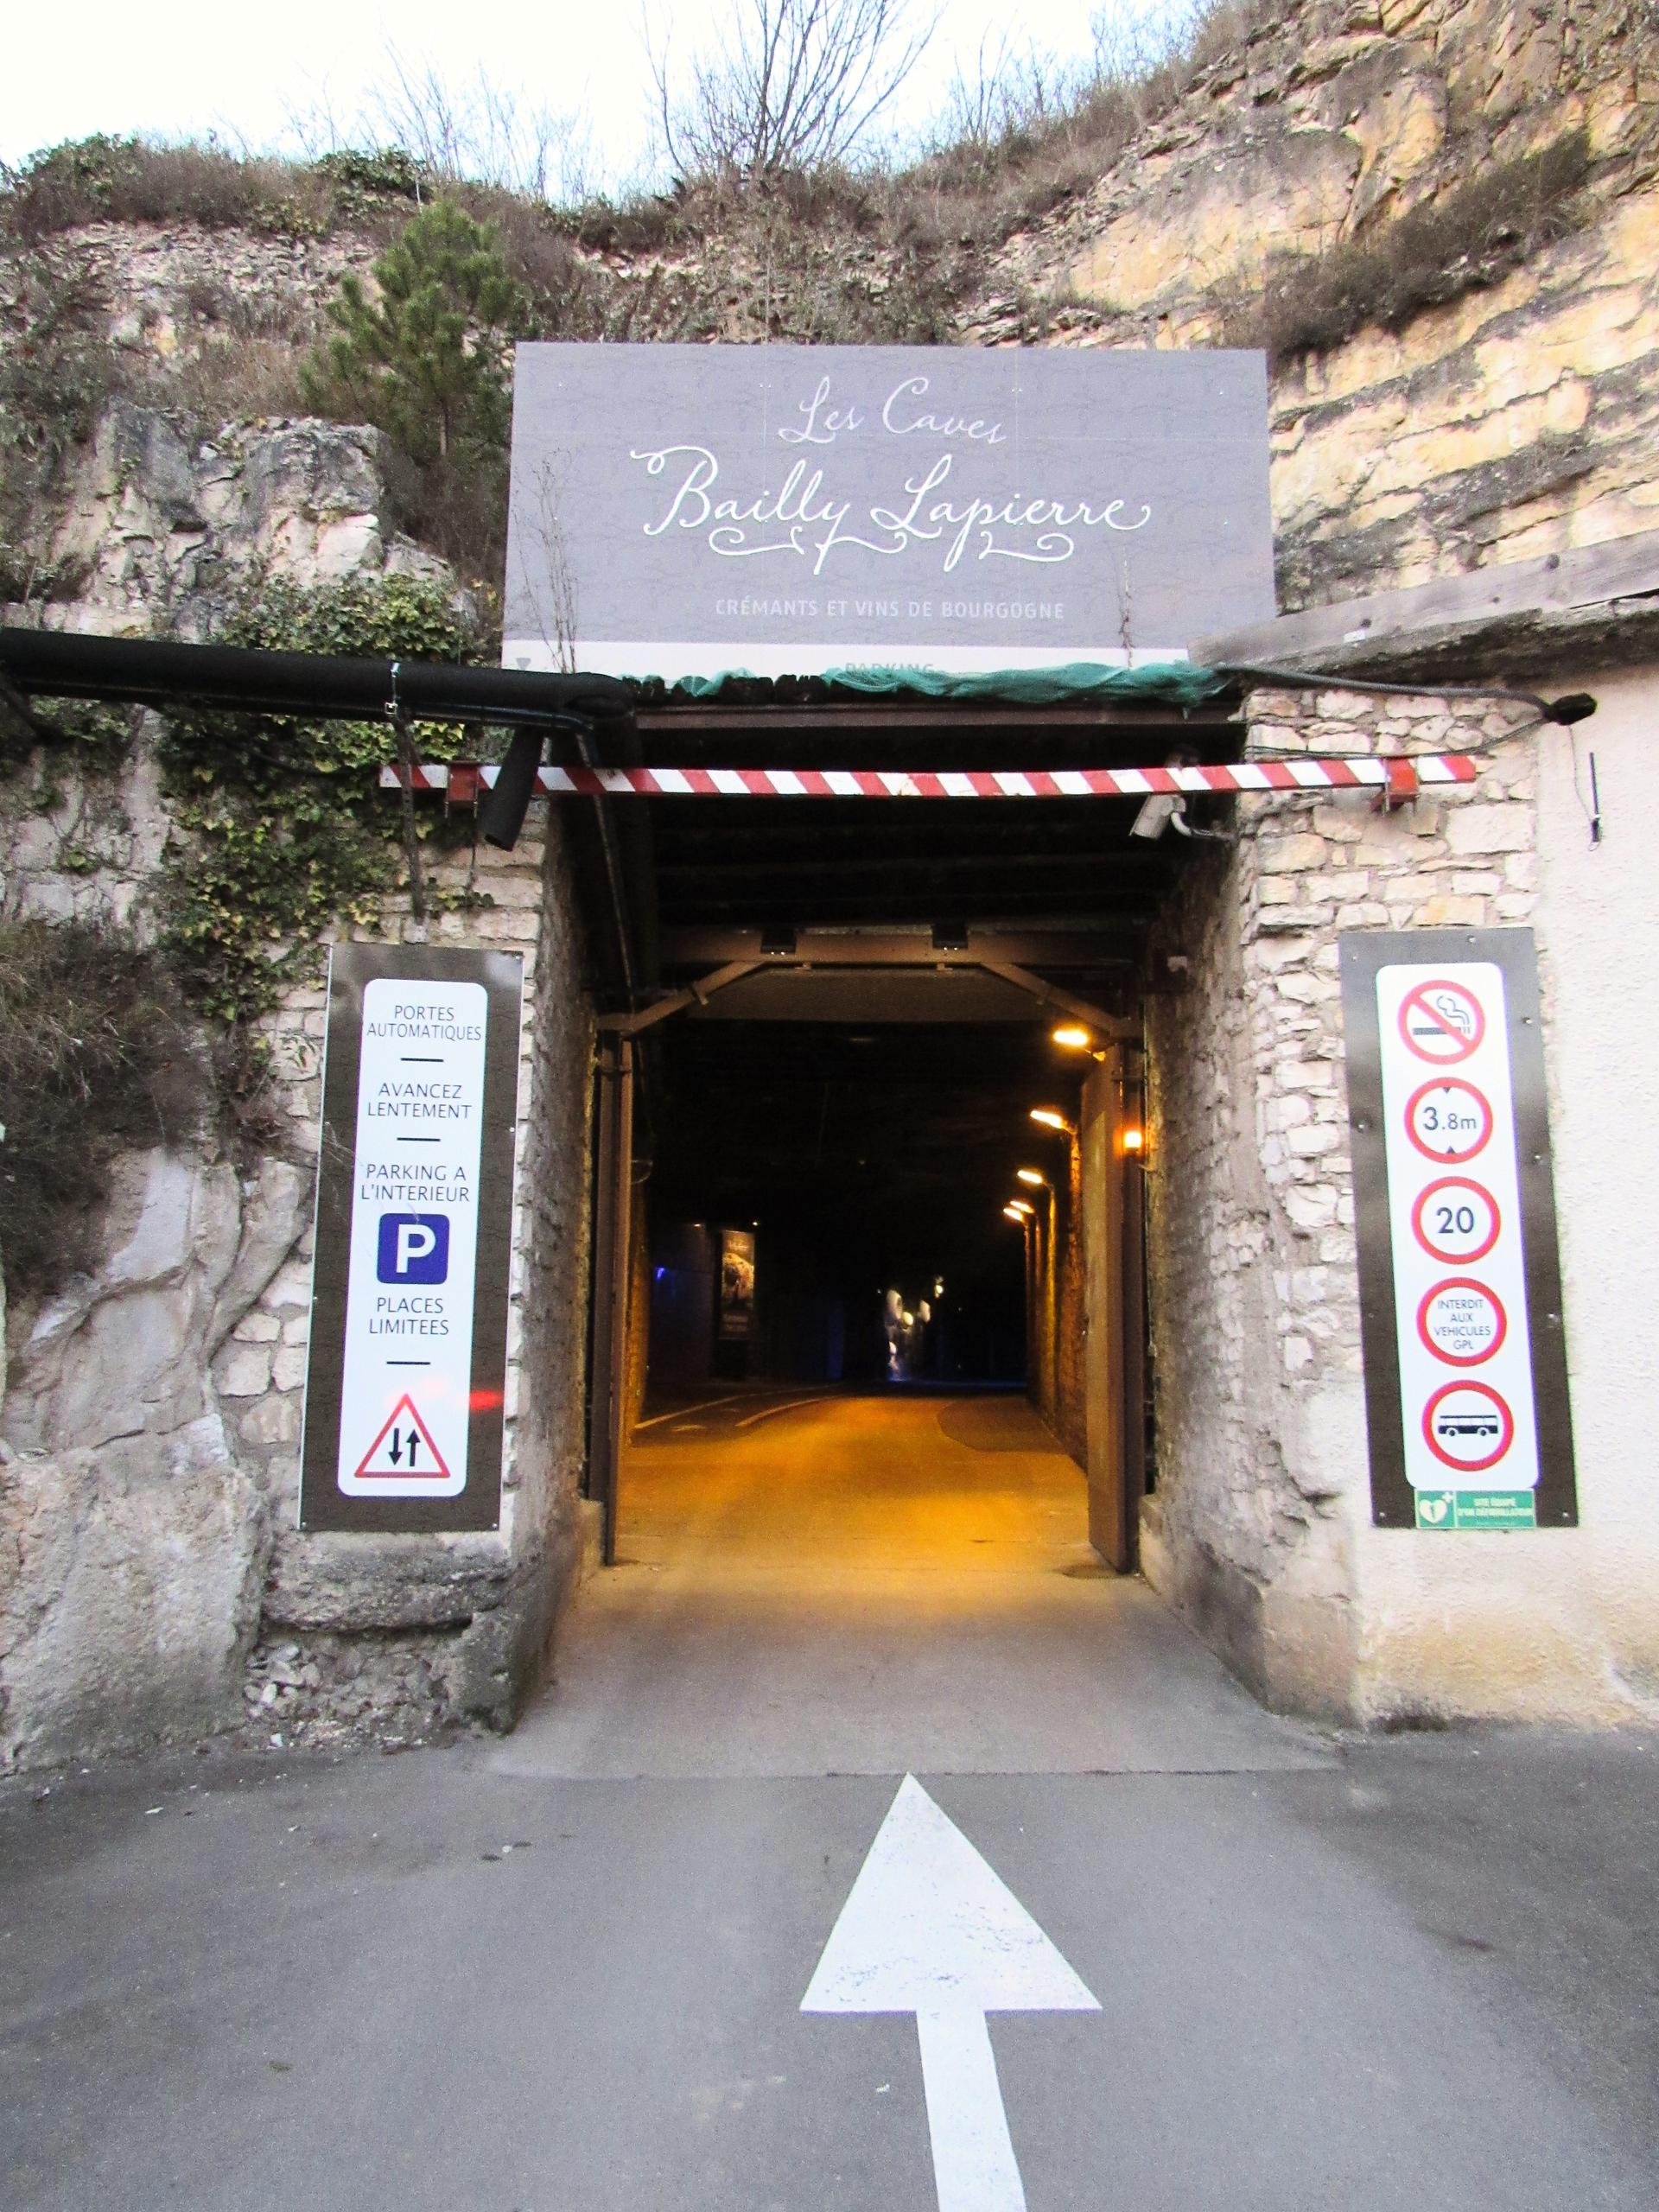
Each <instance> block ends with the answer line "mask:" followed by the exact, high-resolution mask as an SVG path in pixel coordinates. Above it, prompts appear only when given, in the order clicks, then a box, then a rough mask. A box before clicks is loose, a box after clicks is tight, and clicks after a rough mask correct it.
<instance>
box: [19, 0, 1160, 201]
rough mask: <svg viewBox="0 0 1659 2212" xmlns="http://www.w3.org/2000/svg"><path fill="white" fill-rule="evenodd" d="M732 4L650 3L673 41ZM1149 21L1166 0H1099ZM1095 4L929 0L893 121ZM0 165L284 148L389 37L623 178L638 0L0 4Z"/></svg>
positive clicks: (1046, 38)
mask: <svg viewBox="0 0 1659 2212" xmlns="http://www.w3.org/2000/svg"><path fill="white" fill-rule="evenodd" d="M735 4H738V0H657V6H656V10H655V15H656V19H657V20H658V21H664V22H671V25H672V30H673V35H674V41H675V44H676V46H677V47H679V48H687V49H689V48H690V47H691V46H692V45H694V44H695V43H696V41H697V39H698V37H699V35H700V34H702V33H703V32H704V31H705V30H706V28H707V26H709V24H710V23H711V22H716V21H718V20H720V19H721V18H722V17H725V16H727V15H728V11H729V10H730V9H731V8H732V7H733V6H734V5H735ZM914 4H915V5H916V7H917V9H918V11H919V10H924V9H925V7H926V5H927V0H914ZM1111 4H1114V5H1116V8H1117V9H1118V10H1119V11H1120V12H1122V13H1124V14H1127V15H1130V16H1134V15H1149V16H1161V15H1163V14H1164V13H1165V12H1166V9H1167V4H1168V0H1111ZM1099 5H1100V0H1017V4H1016V0H944V5H943V7H942V8H941V9H940V11H939V17H940V20H939V29H938V33H937V35H936V36H935V39H934V41H933V45H932V48H931V50H930V52H929V54H928V55H927V56H926V58H925V61H924V62H923V64H922V65H921V66H920V67H918V71H917V72H916V74H915V77H914V79H913V80H912V84H911V85H910V86H907V87H906V97H905V99H904V100H903V102H902V105H901V106H900V108H899V110H897V111H895V120H897V121H898V122H899V124H902V125H905V126H907V127H911V128H919V127H920V126H921V125H923V124H925V122H927V121H928V120H929V119H930V118H931V117H932V116H934V115H935V114H937V113H938V111H939V110H940V108H941V106H942V105H943V104H944V98H945V94H946V91H947V88H948V86H949V82H950V77H951V74H952V71H953V68H954V67H955V66H956V65H957V63H958V62H959V61H960V62H963V63H965V64H966V65H967V66H968V67H969V68H970V69H971V67H972V64H973V58H974V56H975V54H976V52H977V50H978V49H979V48H980V45H981V42H982V41H986V40H988V41H989V42H990V44H991V46H992V47H993V48H995V44H996V42H997V41H998V40H999V38H1001V37H1002V36H1004V35H1007V36H1008V37H1009V38H1010V39H1011V40H1012V41H1014V43H1015V44H1016V45H1017V46H1020V47H1024V46H1026V45H1027V44H1029V43H1033V42H1034V43H1035V44H1036V45H1037V46H1038V47H1039V48H1044V49H1046V50H1047V51H1049V52H1051V53H1053V54H1058V55H1060V56H1062V57H1063V58H1067V59H1077V58H1079V57H1081V56H1083V55H1084V54H1088V53H1089V52H1090V48H1091V44H1092V41H1091V38H1090V17H1091V16H1092V15H1093V14H1094V13H1095V12H1096V8H1097V7H1098V6H1099ZM0 11H3V14H4V16H5V17H6V22H5V29H4V32H3V36H0V160H3V161H7V162H17V161H20V160H22V158H23V157H24V156H27V155H28V154H29V153H32V152H34V151H35V149H38V148H41V147H43V146H49V145H53V144H55V143H58V142H59V141H60V140H62V139H66V138H81V137H86V136H88V135H89V134H90V133H92V132H93V131H108V132H110V133H111V134H113V135H126V134H130V133H137V134H138V135H141V136H154V137H184V136H189V135H201V134H205V133H206V132H207V131H209V130H215V129H216V130H219V131H220V132H221V133H222V134H227V135H229V136H230V137H232V138H233V139H235V138H240V139H241V140H244V141H245V142H246V143H250V144H251V145H252V146H254V147H265V146H270V145H276V144H279V143H283V140H284V139H285V137H286V138H288V139H289V140H290V141H291V137H292V134H291V132H290V131H289V118H290V116H291V115H292V114H294V113H296V112H299V113H305V112H307V111H312V112H315V111H316V110H317V109H318V108H320V107H321V106H323V105H327V107H328V108H329V109H331V110H332V111H333V113H334V116H335V117H336V118H338V119H339V121H340V124H342V125H343V126H346V130H345V135H346V136H350V135H352V134H351V131H350V126H351V124H353V121H354V119H355V118H358V117H359V115H360V114H361V112H362V111H363V110H364V107H365V102H367V101H368V100H370V99H372V95H373V92H374V88H375V86H377V84H378V83H384V81H385V57H386V54H387V50H388V48H389V46H394V45H395V47H396V49H397V52H398V53H399V54H401V55H402V56H403V57H404V60H405V61H406V62H408V63H410V64H411V65H413V67H415V68H416V71H417V72H418V71H419V70H423V69H424V68H425V67H428V66H429V65H433V64H435V65H436V66H437V67H439V68H440V69H441V70H442V72H443V73H445V74H446V76H447V77H448V79H450V80H451V81H452V82H453V83H454V84H455V85H457V86H465V85H467V83H468V82H470V81H473V80H475V79H476V77H477V74H478V72H479V71H480V69H482V70H483V71H484V72H485V73H486V75H487V76H488V77H489V79H491V81H492V82H493V83H494V84H497V85H499V86H503V87H505V88H506V89H507V90H509V91H511V92H514V93H516V94H518V96H519V97H520V98H521V99H524V100H526V101H528V102H529V103H531V105H545V106H546V107H548V108H550V109H552V110H555V111H564V112H576V113H580V114H581V115H582V117H583V118H585V119H586V123H587V127H588V130H589V132H590V133H591V137H592V141H593V147H594V154H595V155H596V156H597V160H596V162H595V167H596V169H597V171H598V174H597V175H594V178H593V180H592V181H594V182H595V183H601V182H603V183H608V184H610V185H615V184H616V183H618V182H619V181H622V180H623V179H624V178H626V176H627V175H630V174H631V173H633V172H635V171H637V169H638V168H639V164H640V162H641V160H642V158H643V156H644V154H645V148H646V143H647V135H648V107H649V76H648V70H647V64H646V54H645V38H644V33H643V29H642V18H641V13H640V0H601V4H598V5H594V4H593V0H588V4H584V5H577V4H574V0H548V3H547V4H542V5H535V4H531V0H396V4H395V5H382V4H379V0H276V4H274V5H260V4H254V5H249V4H248V0H69V3H68V4H60V5H55V6H53V5H46V6H41V5H35V6H33V7H26V6H24V5H23V4H22V0H0Z"/></svg>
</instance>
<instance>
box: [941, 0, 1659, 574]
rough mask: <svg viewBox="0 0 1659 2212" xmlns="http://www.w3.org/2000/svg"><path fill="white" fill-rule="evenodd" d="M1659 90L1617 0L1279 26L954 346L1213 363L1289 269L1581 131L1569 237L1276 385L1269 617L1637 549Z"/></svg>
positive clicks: (1218, 79) (1290, 15)
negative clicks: (1602, 550) (1044, 347)
mask: <svg viewBox="0 0 1659 2212" xmlns="http://www.w3.org/2000/svg"><path fill="white" fill-rule="evenodd" d="M1656 92H1659V56H1656V51H1655V48H1654V44H1653V39H1652V32H1651V22H1650V18H1649V17H1644V15H1643V11H1642V10H1631V9H1630V8H1628V7H1625V6H1623V5H1619V4H1617V0H1585V4H1583V5H1575V6H1573V7H1571V8H1567V7H1561V6H1559V5H1554V4H1549V0H1383V4H1381V5H1380V6H1377V7H1371V6H1363V5H1351V6H1335V7H1320V6H1306V5H1305V6H1302V7H1299V8H1296V9H1294V10H1287V11H1285V12H1284V13H1282V14H1281V13H1280V12H1278V11H1274V12H1273V14H1272V15H1271V16H1270V17H1269V16H1262V17H1261V18H1260V19H1258V21H1257V22H1256V26H1255V29H1252V30H1250V31H1249V33H1248V35H1245V36H1243V38H1242V40H1239V41H1234V42H1233V43H1232V44H1230V45H1229V46H1227V47H1226V48H1225V49H1224V51H1223V52H1222V53H1221V54H1220V55H1219V57H1218V58H1217V59H1216V60H1213V61H1211V63H1210V64H1209V65H1208V66H1207V67H1205V68H1203V69H1201V70H1199V71H1198V73H1197V74H1196V76H1195V77H1194V79H1193V80H1192V83H1191V84H1190V85H1189V86H1188V87H1187V88H1186V90H1185V92H1184V93H1183V95H1182V96H1181V97H1180V98H1179V99H1178V100H1177V101H1176V102H1175V103H1174V105H1173V107H1172V108H1171V109H1169V110H1167V111H1165V112H1162V113H1160V114H1159V115H1157V116H1156V117H1155V118H1154V119H1152V120H1151V121H1149V122H1148V124H1147V127H1146V128H1145V129H1143V130H1141V133H1140V134H1139V136H1138V137H1135V139H1133V140H1132V141H1131V143H1129V144H1128V146H1127V147H1126V148H1125V149H1124V150H1123V151H1122V154H1121V155H1119V156H1117V157H1116V159H1114V160H1113V161H1112V162H1110V163H1109V166H1108V167H1107V168H1106V170H1105V173H1104V174H1103V175H1102V176H1101V178H1100V179H1099V181H1098V182H1097V183H1096V185H1094V186H1093V187H1092V188H1090V190H1089V191H1087V192H1086V193H1084V194H1081V195H1079V196H1078V197H1077V198H1076V199H1074V200H1072V201H1071V203H1070V204H1068V205H1066V206H1065V207H1062V208H1061V209H1059V210H1058V211H1057V212H1056V213H1054V214H1053V215H1052V217H1050V218H1048V219H1046V220H1045V221H1044V222H1043V223H1041V224H1039V225H1037V226H1034V227H1033V229H1032V230H1031V231H1029V232H1027V233H1025V234H1023V235H1022V236H1020V237H1018V238H1014V239H1013V240H1012V241H1011V242H1010V244H1009V245H1008V246H1007V248H1006V249H1005V250H1004V251H1003V252H1002V253H1001V256H1000V257H998V260H997V262H996V264H995V267H994V268H993V270H991V272H990V274H989V276H988V280H987V283H986V286H985V289H984V293H983V295H982V298H981V300H980V301H979V302H977V303H976V304H975V305H973V306H971V307H970V308H969V309H968V311H967V313H966V315H965V318H964V323H965V328H966V331H967V333H968V334H969V335H971V336H973V337H975V338H977V339H979V340H982V342H987V343H991V344H1007V343H1014V342H1019V341H1020V340H1023V339H1027V338H1029V337H1030V336H1031V335H1033V329H1032V327H1030V324H1029V319H1028V317H1027V316H1025V315H1022V313H1021V311H1020V309H1019V308H1018V307H1017V305H1016V300H1017V297H1018V296H1020V295H1021V294H1023V295H1025V296H1027V297H1029V296H1032V295H1033V294H1035V295H1037V296H1044V295H1048V296H1056V295H1058V296H1060V297H1061V298H1065V296H1067V295H1068V294H1074V295H1078V296H1080V299H1079V300H1078V301H1077V302H1076V303H1075V304H1074V305H1073V306H1072V307H1071V308H1063V309H1062V310H1061V311H1060V312H1059V313H1058V314H1057V315H1055V316H1054V317H1053V319H1052V327H1051V326H1049V325H1048V323H1047V321H1046V319H1045V327H1046V330H1047V334H1048V335H1049V338H1050V342H1052V343H1058V344H1071V345H1084V346H1093V345H1142V346H1144V345H1153V346H1203V345H1212V344H1215V343H1216V342H1217V340H1219V339H1221V338H1223V337H1224V336H1225V335H1226V334H1228V333H1229V331H1230V329H1233V328H1236V327H1239V326H1240V325H1241V324H1244V325H1248V322H1249V315H1248V314H1244V315H1241V314H1240V313H1239V308H1240V303H1241V302H1247V301H1248V299H1249V296H1251V295H1252V294H1253V293H1254V292H1255V291H1256V290H1257V289H1259V288H1260V286H1261V284H1262V280H1263V277H1264V273H1265V272H1266V271H1267V270H1268V268H1269V266H1270V265H1271V264H1273V263H1274V260H1275V258H1276V257H1282V256H1285V255H1287V254H1292V255H1299V256H1302V257H1306V259H1307V260H1308V261H1309V262H1310V263H1311V264H1313V265H1314V266H1315V267H1317V265H1318V264H1319V258H1320V257H1322V256H1324V255H1326V254H1328V253H1330V252H1332V251H1334V250H1337V249H1338V248H1342V247H1344V246H1347V245H1366V244H1373V245H1375V244H1376V243H1378V242H1379V241H1384V242H1385V241H1386V240H1387V238H1388V236H1389V232H1390V227H1391V226H1393V225H1394V224H1395V222H1396V221H1397V219H1399V218H1400V217H1401V216H1402V214H1404V213H1408V212H1411V211H1414V210H1418V209H1434V208H1437V207H1443V206H1444V205H1445V204H1446V202H1447V201H1448V200H1449V199H1450V198H1451V195H1452V194H1454V193H1455V192H1456V191H1457V190H1458V188H1459V187H1461V186H1463V185H1465V184H1467V183H1468V182H1470V181H1471V180H1474V179H1478V178H1479V177H1481V176H1482V175H1486V174H1488V173H1489V172H1490V170H1491V167H1492V165H1493V163H1494V162H1502V161H1506V160H1509V159H1511V158H1514V157H1517V156H1524V155H1528V154H1531V153H1535V152H1537V151H1539V150H1540V149H1542V148H1544V147H1546V146H1548V145H1549V144H1550V143H1553V142H1554V141H1555V140H1557V139H1558V138H1560V137H1561V136H1562V135H1563V134H1564V133H1566V132H1567V131H1569V130H1583V131H1584V132H1585V133H1586V137H1587V140H1588V144H1589V149H1590V169H1589V174H1588V177H1587V180H1586V184H1585V187H1584V188H1583V190H1582V192H1581V193H1580V194H1579V195H1577V199H1576V200H1575V203H1574V205H1573V209H1572V210H1571V212H1570V214H1568V215H1567V216H1566V217H1565V218H1564V219H1563V221H1562V223H1561V225H1560V226H1559V227H1560V230H1561V231H1562V232H1564V233H1565V234H1564V235H1557V236H1554V238H1548V239H1546V240H1545V241H1543V242H1541V243H1539V244H1538V245H1535V247H1534V248H1533V249H1532V250H1531V251H1529V252H1528V253H1527V255H1526V256H1525V257H1524V259H1523V260H1522V263H1521V264H1520V265H1519V266H1517V267H1516V268H1514V269H1512V270H1510V272H1509V273H1508V274H1507V275H1503V276H1501V277H1490V278H1489V277H1486V276H1485V275H1484V274H1481V273H1480V272H1479V271H1475V272H1473V274H1472V275H1471V281H1470V282H1469V283H1467V284H1466V286H1465V288H1464V289H1461V291H1460V292H1459V294H1458V296H1455V297H1452V298H1451V299H1449V300H1448V301H1447V302H1446V303H1445V304H1443V305H1438V306H1427V307H1424V308H1421V309H1420V310H1419V311H1417V312H1416V313H1414V314H1413V315H1410V316H1409V317H1408V319H1407V320H1406V321H1404V322H1403V323H1402V326H1401V327H1398V328H1392V329H1385V328H1383V327H1380V326H1378V325H1375V324H1374V325H1371V326H1370V327H1363V328H1360V329H1358V330H1357V332H1355V334H1353V335H1352V336H1351V337H1350V338H1348V339H1347V340H1344V342H1342V343H1340V344H1338V345H1335V346H1332V347H1331V348H1330V350H1328V351H1325V352H1324V353H1310V354H1303V355H1300V356H1294V355H1287V358H1285V359H1282V360H1281V361H1280V362H1279V363H1278V365H1277V367H1276V370H1275V373H1274V383H1273V392H1272V435H1273V454H1272V490H1273V505H1274V535H1275V539H1276V543H1277V550H1278V560H1279V589H1280V600H1281V607H1283V608H1284V609H1285V610H1286V611H1290V610H1292V609H1294V608H1296V607H1304V606H1309V605H1319V604H1324V603H1328V602H1329V601H1334V600H1340V599H1344V598H1347V597H1351V596H1357V595H1359V594H1363V593H1367V592H1375V591H1382V590H1386V589H1389V588H1394V587H1396V586H1408V585H1412V584H1418V583H1423V582H1427V581H1429V580H1430V579H1431V578H1432V577H1433V576H1435V575H1446V574H1451V573H1457V572H1459V571H1466V570H1469V569H1478V568H1479V567H1482V566H1484V565H1485V564H1486V563H1493V562H1510V561H1522V560H1528V559H1532V558H1535V557H1537V556H1542V555H1548V554H1550V553H1555V552H1561V551H1565V550H1569V549H1571V548H1575V547H1579V546H1585V545H1592V544H1597V543H1603V542H1605V541H1606V540H1608V539H1611V538H1614V537H1624V536H1627V535H1630V533H1632V532H1634V531H1640V530H1647V529H1651V528H1653V527H1654V524H1655V514H1656V505H1659V493H1656V490H1655V485H1656V480H1659V375H1656V373H1655V370H1656V365H1659V278H1656V274H1655V271H1656V267H1659V251H1656V249H1659V103H1656V98H1655V95H1656ZM1443 250H1444V251H1446V253H1447V255H1448V256H1449V257H1450V260H1451V262H1452V263H1455V261H1456V258H1457V254H1458V251H1459V249H1458V248H1457V247H1456V246H1455V245H1449V246H1446V248H1444V249H1443ZM1436 273H1444V272H1440V271H1437V272H1436ZM1452 273H1453V275H1455V270H1453V271H1452Z"/></svg>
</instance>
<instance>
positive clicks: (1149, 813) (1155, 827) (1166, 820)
mask: <svg viewBox="0 0 1659 2212" xmlns="http://www.w3.org/2000/svg"><path fill="white" fill-rule="evenodd" d="M1185 811H1186V801H1185V799H1184V798H1181V797H1180V795H1179V792H1175V791H1158V792H1154V795H1153V797H1152V798H1149V799H1146V800H1144V801H1143V802H1142V804H1141V811H1140V813H1139V814H1137V815H1136V816H1135V819H1134V821H1133V822H1131V823H1130V824H1129V835H1130V836H1131V837H1161V836H1163V834H1164V832H1165V830H1166V829H1168V827H1169V825H1170V823H1172V822H1173V823H1175V824H1176V827H1177V828H1178V829H1179V828H1181V827H1183V826H1184V825H1183V824H1182V823H1181V821H1180V817H1181V816H1182V815H1184V814H1185Z"/></svg>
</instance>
